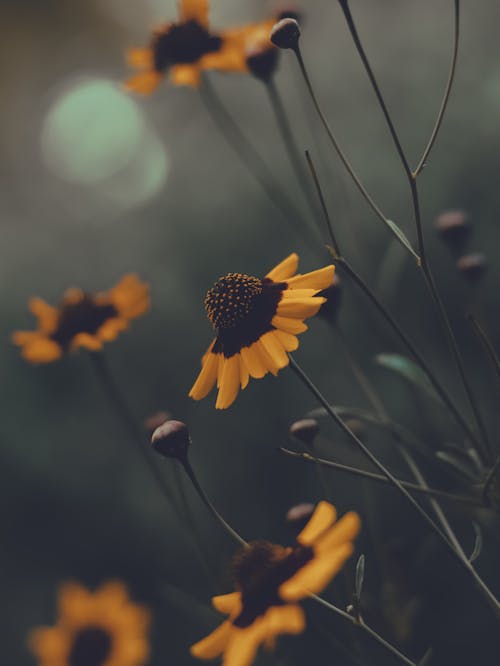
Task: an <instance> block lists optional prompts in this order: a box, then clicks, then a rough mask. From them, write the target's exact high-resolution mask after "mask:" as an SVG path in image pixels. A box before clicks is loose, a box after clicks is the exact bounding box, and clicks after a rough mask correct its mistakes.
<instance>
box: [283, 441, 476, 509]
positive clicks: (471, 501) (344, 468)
mask: <svg viewBox="0 0 500 666" xmlns="http://www.w3.org/2000/svg"><path fill="white" fill-rule="evenodd" d="M279 451H281V452H282V453H285V454H286V455H288V456H291V457H292V458H299V459H301V460H304V461H305V462H308V463H315V464H317V465H322V466H324V467H330V468H331V469H337V470H339V471H340V472H345V473H346V474H351V475H352V476H361V477H363V478H366V479H372V480H373V481H379V482H380V483H391V482H390V481H389V479H388V478H387V477H386V476H383V475H382V474H375V473H374V472H367V471H365V470H363V469H358V468H357V467H350V466H349V465H343V464H342V463H337V462H334V461H333V460H325V459H324V458H317V457H316V456H313V455H312V454H310V453H303V452H301V451H291V450H290V449H286V448H284V447H280V448H279ZM398 481H399V483H400V484H401V485H402V486H403V488H406V489H408V490H411V491H412V492H416V493H423V494H424V495H430V496H434V497H440V498H442V499H445V500H449V501H451V502H460V503H462V504H468V505H470V506H476V507H482V508H485V505H484V503H483V502H482V501H481V498H476V497H466V496H464V495H456V494H454V493H448V492H446V491H444V490H438V489H436V488H428V487H424V486H422V484H420V485H419V484H416V483H411V482H410V481H401V480H399V479H398Z"/></svg>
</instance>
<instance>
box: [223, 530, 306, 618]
mask: <svg viewBox="0 0 500 666" xmlns="http://www.w3.org/2000/svg"><path fill="white" fill-rule="evenodd" d="M313 557H314V552H313V549H312V548H308V547H305V546H299V545H297V546H294V547H293V548H284V547H283V546H277V545H275V544H273V543H269V542H268V541H254V542H253V543H250V544H249V546H248V547H247V548H245V549H244V550H243V551H241V552H240V553H239V554H238V555H237V556H236V557H235V558H234V560H233V572H234V578H235V582H236V586H237V588H238V589H239V590H240V591H241V599H242V606H243V608H242V611H241V613H240V614H239V615H238V617H237V618H236V619H235V620H234V621H233V624H234V625H235V626H237V627H241V628H244V627H248V626H250V625H251V624H252V623H253V622H254V621H255V620H256V619H257V618H258V617H260V616H261V615H263V614H264V613H265V612H266V611H267V610H268V608H270V607H271V606H281V605H283V603H284V602H283V601H282V599H280V596H279V592H278V590H279V587H280V585H281V584H282V583H284V582H285V581H286V580H288V579H289V578H291V577H292V576H293V575H294V574H295V573H297V571H299V569H301V568H302V567H303V566H304V565H305V564H307V562H309V561H310V560H312V558H313Z"/></svg>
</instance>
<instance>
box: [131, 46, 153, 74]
mask: <svg viewBox="0 0 500 666" xmlns="http://www.w3.org/2000/svg"><path fill="white" fill-rule="evenodd" d="M125 57H126V59H127V63H128V64H129V65H130V66H131V67H134V68H135V69H153V52H152V50H151V49H144V48H134V49H128V51H127V52H126V54H125Z"/></svg>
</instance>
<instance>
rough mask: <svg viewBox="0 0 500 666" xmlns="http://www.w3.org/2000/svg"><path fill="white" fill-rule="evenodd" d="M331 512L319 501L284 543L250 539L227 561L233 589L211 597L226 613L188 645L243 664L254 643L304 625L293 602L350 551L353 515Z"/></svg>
mask: <svg viewBox="0 0 500 666" xmlns="http://www.w3.org/2000/svg"><path fill="white" fill-rule="evenodd" d="M336 518H337V513H336V510H335V508H334V507H333V506H332V505H331V504H329V503H328V502H320V503H319V504H318V506H317V507H316V510H315V511H314V513H313V515H312V516H311V519H310V520H309V522H308V523H307V525H306V526H305V528H304V529H303V530H302V532H301V533H300V534H299V536H298V537H297V543H296V544H295V545H294V546H292V547H290V548H285V547H283V546H279V545H276V544H272V543H269V542H267V541H256V542H252V543H250V544H249V545H248V547H247V548H245V549H243V550H242V551H241V552H240V553H239V554H238V555H237V556H236V558H235V560H234V562H233V571H234V577H235V587H236V591H235V592H231V593H230V594H225V595H222V596H219V597H214V598H213V599H212V603H213V605H214V607H215V608H216V609H217V610H218V611H220V612H221V613H226V614H228V615H229V618H228V619H227V620H226V621H225V622H223V624H221V625H220V627H218V628H217V629H216V630H215V631H214V632H212V633H211V634H210V635H209V636H207V637H206V638H204V639H203V640H201V641H199V642H198V643H196V644H195V645H193V646H192V647H191V654H192V655H193V656H195V657H198V658H200V659H215V658H216V657H219V656H220V655H223V666H248V665H249V664H251V662H252V661H253V659H254V657H255V655H256V653H257V650H258V648H259V646H260V645H262V644H263V645H264V646H265V647H268V648H272V647H273V646H274V643H275V641H276V638H277V636H279V635H280V634H299V633H301V632H302V631H304V628H305V617H304V611H303V610H302V608H301V607H300V606H299V604H297V602H298V601H300V600H301V599H304V598H306V597H308V596H310V595H311V594H317V593H318V592H321V591H322V590H323V589H324V588H325V587H326V586H327V585H328V583H329V582H330V580H331V579H332V578H333V577H334V576H335V574H336V573H338V571H340V569H341V568H342V566H343V564H344V562H345V561H346V560H347V558H348V557H349V556H350V555H351V554H352V552H353V549H354V546H353V543H352V542H353V539H354V538H355V537H356V535H357V534H358V532H359V529H360V520H359V516H358V515H357V514H356V513H354V512H350V513H347V514H345V515H344V516H343V517H342V519H341V520H339V522H338V523H336V522H335V521H336Z"/></svg>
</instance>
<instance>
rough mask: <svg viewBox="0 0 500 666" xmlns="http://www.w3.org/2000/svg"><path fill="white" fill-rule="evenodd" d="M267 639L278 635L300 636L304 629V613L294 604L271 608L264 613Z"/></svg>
mask: <svg viewBox="0 0 500 666" xmlns="http://www.w3.org/2000/svg"><path fill="white" fill-rule="evenodd" d="M266 621H267V631H268V633H269V635H268V637H267V638H268V639H269V638H271V639H273V638H274V637H275V636H278V635H279V634H300V633H302V632H303V631H304V629H305V627H306V619H305V617H304V611H303V610H302V608H301V607H300V606H297V605H296V604H286V605H284V606H273V607H272V608H270V609H269V610H268V611H267V613H266Z"/></svg>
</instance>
